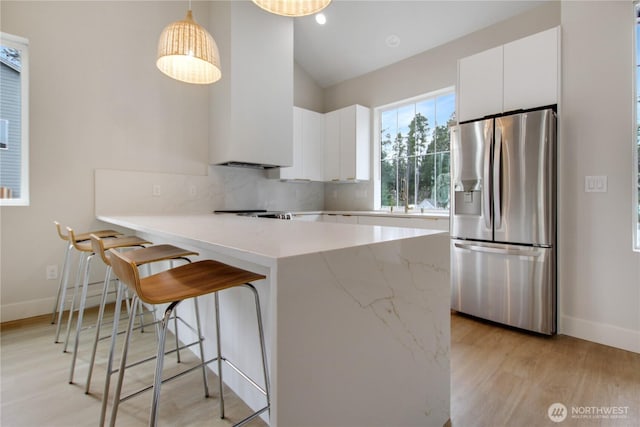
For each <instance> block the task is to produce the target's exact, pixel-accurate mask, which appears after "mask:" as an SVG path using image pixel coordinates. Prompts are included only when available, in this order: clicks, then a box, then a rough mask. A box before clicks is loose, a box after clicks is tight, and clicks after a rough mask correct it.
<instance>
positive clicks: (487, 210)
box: [482, 126, 493, 229]
mask: <svg viewBox="0 0 640 427" xmlns="http://www.w3.org/2000/svg"><path fill="white" fill-rule="evenodd" d="M491 128H492V129H491V130H493V126H491ZM492 145H493V132H491V134H490V135H487V136H486V141H485V144H484V168H483V169H484V170H483V175H484V176H483V177H482V179H483V181H484V182H483V183H482V216H483V217H484V225H485V227H486V228H487V229H491V228H492V225H491V221H492V219H493V218H492V217H491V174H490V170H491V146H492Z"/></svg>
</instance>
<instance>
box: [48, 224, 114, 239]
mask: <svg viewBox="0 0 640 427" xmlns="http://www.w3.org/2000/svg"><path fill="white" fill-rule="evenodd" d="M53 223H54V224H55V225H56V230H58V236H59V237H60V238H61V239H62V240H66V241H69V235H67V234H63V233H62V226H61V225H60V223H59V222H58V221H53ZM92 234H95V235H96V236H98V237H101V238H102V237H116V236H121V235H122V233H121V232H119V231H116V230H94V231H89V232H86V233H76V234H75V239H76V241H78V242H81V241H84V240H89V239H91V235H92Z"/></svg>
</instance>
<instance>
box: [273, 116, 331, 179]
mask: <svg viewBox="0 0 640 427" xmlns="http://www.w3.org/2000/svg"><path fill="white" fill-rule="evenodd" d="M275 174H276V177H277V178H279V179H283V180H294V181H323V180H324V114H321V113H316V112H315V111H310V110H305V109H304V108H299V107H293V166H291V167H287V168H280V169H279V170H278V171H275Z"/></svg>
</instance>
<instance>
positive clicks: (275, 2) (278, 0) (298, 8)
mask: <svg viewBox="0 0 640 427" xmlns="http://www.w3.org/2000/svg"><path fill="white" fill-rule="evenodd" d="M253 2H254V3H255V4H256V5H258V6H259V7H261V8H262V9H264V10H266V11H267V12H271V13H275V14H276V15H282V16H306V15H312V14H314V13H318V12H320V11H321V10H322V9H324V8H325V7H327V6H329V3H331V0H253Z"/></svg>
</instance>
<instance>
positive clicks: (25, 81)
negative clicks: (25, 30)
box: [0, 32, 30, 206]
mask: <svg viewBox="0 0 640 427" xmlns="http://www.w3.org/2000/svg"><path fill="white" fill-rule="evenodd" d="M0 46H7V47H10V48H13V49H18V50H20V61H21V70H20V98H21V100H20V102H21V126H20V128H21V129H20V147H21V153H20V162H21V164H20V197H18V198H11V199H0V206H29V203H30V195H29V187H30V186H29V40H28V39H26V38H24V37H20V36H16V35H13V34H8V33H4V32H0Z"/></svg>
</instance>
